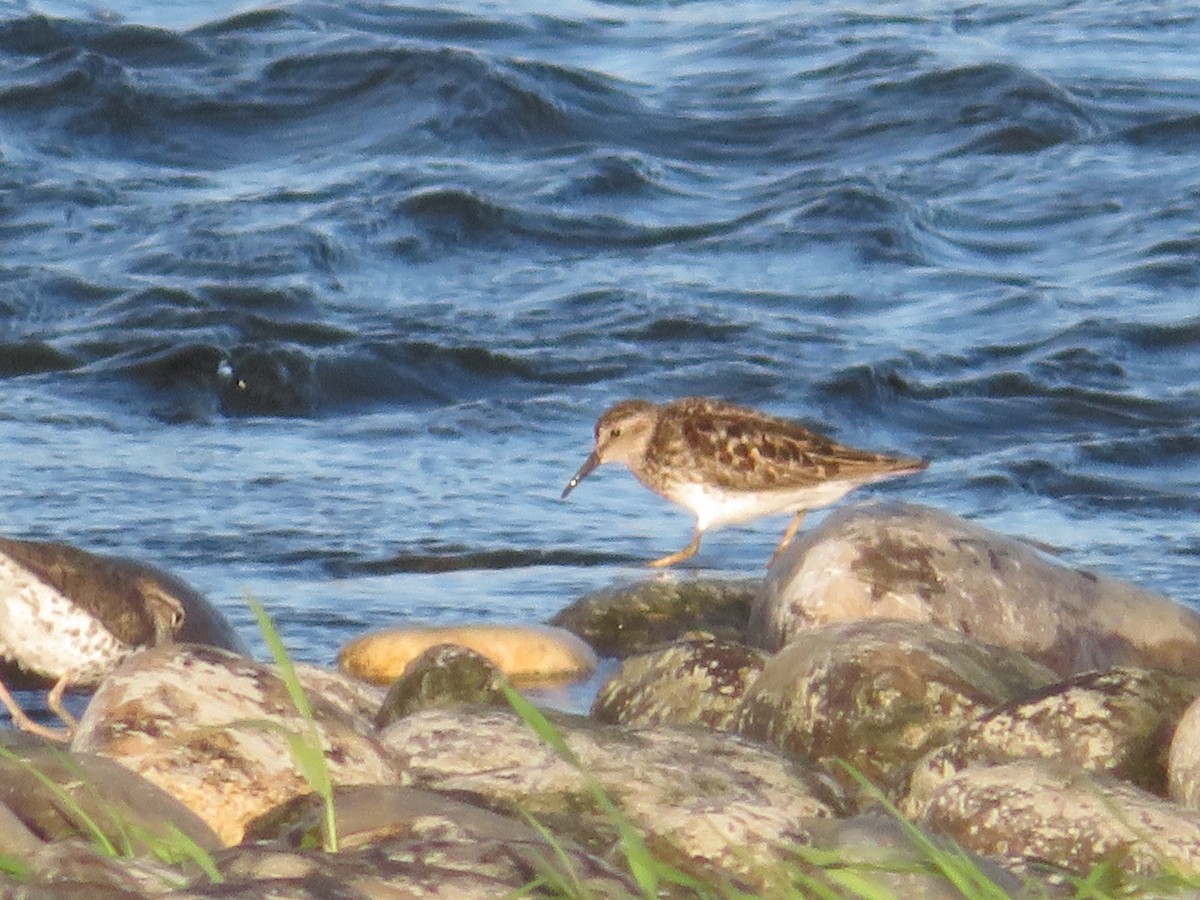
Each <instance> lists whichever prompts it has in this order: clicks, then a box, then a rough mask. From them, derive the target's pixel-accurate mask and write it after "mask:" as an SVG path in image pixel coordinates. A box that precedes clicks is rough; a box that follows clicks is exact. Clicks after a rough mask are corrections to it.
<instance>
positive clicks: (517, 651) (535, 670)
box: [338, 625, 596, 684]
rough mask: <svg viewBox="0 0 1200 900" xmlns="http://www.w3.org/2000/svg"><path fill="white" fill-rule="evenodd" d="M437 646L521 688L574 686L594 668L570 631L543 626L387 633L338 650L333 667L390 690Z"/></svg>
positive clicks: (406, 629)
mask: <svg viewBox="0 0 1200 900" xmlns="http://www.w3.org/2000/svg"><path fill="white" fill-rule="evenodd" d="M438 644H454V645H457V646H459V647H466V648H467V649H469V650H474V651H475V652H476V653H478V654H480V655H481V656H484V657H486V658H487V659H488V660H489V661H490V662H491V663H492V664H493V665H495V666H496V667H497V668H498V669H500V671H502V672H503V673H504V674H505V675H507V676H508V677H509V678H510V679H512V680H513V681H515V682H518V683H522V684H540V683H547V682H568V681H575V680H577V679H580V678H584V677H586V676H587V675H588V674H590V673H591V671H592V670H593V669H595V667H596V654H595V653H593V652H592V648H591V647H589V646H588V645H587V644H586V643H584V642H583V641H582V640H580V639H579V638H578V637H576V636H575V635H573V634H571V633H570V632H569V631H566V630H564V629H562V628H552V627H550V626H546V625H460V626H446V627H428V626H406V627H397V628H388V629H385V630H383V631H377V632H373V633H371V634H368V635H364V636H363V637H360V638H358V639H357V640H355V641H352V642H350V643H349V644H347V645H346V646H345V647H343V648H342V651H341V652H340V653H339V654H338V666H339V667H340V668H341V670H342V671H343V672H345V673H347V674H349V675H353V676H354V677H355V678H361V679H363V680H364V681H369V682H371V683H372V684H390V683H391V682H393V681H395V680H396V679H397V678H399V677H400V676H401V675H402V674H403V673H404V670H405V669H406V668H407V667H408V664H409V663H410V662H412V661H413V660H414V659H416V658H417V657H418V656H420V655H421V654H422V653H424V652H425V651H426V650H428V649H429V648H430V647H436V646H437V645H438Z"/></svg>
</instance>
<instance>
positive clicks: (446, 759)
mask: <svg viewBox="0 0 1200 900" xmlns="http://www.w3.org/2000/svg"><path fill="white" fill-rule="evenodd" d="M551 718H552V721H553V723H554V725H555V727H556V728H557V729H558V731H559V733H560V734H562V735H563V738H564V740H565V742H566V744H567V746H568V747H569V748H570V750H571V752H572V753H573V754H574V755H575V757H576V758H577V759H578V761H579V763H580V764H581V765H582V767H583V770H584V771H585V772H587V773H588V776H590V778H592V779H594V783H595V784H597V785H599V786H600V787H602V788H603V789H604V790H605V791H606V792H607V794H608V796H609V797H611V798H612V800H613V802H615V803H616V805H617V806H618V807H619V808H620V810H621V811H622V813H623V814H624V815H625V816H626V817H627V818H628V819H629V820H630V821H631V822H632V823H633V824H634V825H636V826H638V827H639V828H641V829H643V830H644V831H645V832H646V834H647V841H648V842H649V843H650V845H651V846H652V847H653V848H654V849H655V851H656V852H657V853H658V854H659V855H660V856H661V857H662V858H664V859H666V861H667V862H669V863H673V864H677V865H681V866H684V867H688V868H701V869H710V870H711V869H717V870H721V871H724V872H725V873H731V872H732V873H735V874H737V875H740V876H742V877H745V878H747V879H751V880H753V879H756V878H762V877H767V876H768V875H769V873H770V871H771V869H772V865H773V863H775V862H777V861H778V859H779V853H780V848H781V847H782V846H788V845H794V844H804V843H807V842H808V836H807V835H808V832H807V828H808V822H809V821H810V820H811V819H812V817H814V816H827V815H831V814H834V813H835V811H836V810H837V809H839V808H840V802H839V800H838V797H837V794H836V792H835V790H834V789H833V788H832V786H831V785H830V784H829V782H828V781H827V780H825V779H822V778H821V777H820V776H818V775H816V774H815V773H814V772H812V771H811V770H809V769H807V768H805V767H803V766H802V765H800V764H798V763H796V762H793V761H789V760H787V759H785V758H784V757H782V756H780V755H778V754H776V753H773V752H771V751H770V750H768V749H766V748H763V747H758V746H755V745H752V744H749V743H746V742H743V741H740V740H738V739H737V738H734V737H731V736H729V735H717V734H714V733H711V732H707V731H694V730H677V729H670V728H653V729H632V728H617V727H614V726H610V725H601V724H598V723H596V722H593V721H591V720H590V719H586V718H583V717H579V716H568V715H565V714H553V715H552V716H551ZM382 737H383V740H384V742H385V743H386V744H387V746H389V747H390V748H392V750H393V753H394V756H395V758H396V761H397V764H398V766H399V767H400V768H401V769H402V770H403V772H404V778H405V781H406V782H408V783H412V784H415V785H421V786H425V787H429V788H434V789H437V790H464V791H471V792H473V793H477V794H480V795H482V796H483V797H485V798H487V800H488V802H489V805H491V806H493V808H500V809H514V810H517V809H521V810H525V811H527V812H529V813H532V814H533V815H535V816H537V817H538V819H539V820H541V821H542V822H543V823H545V824H546V825H547V826H548V827H549V828H550V829H551V831H552V832H554V833H555V834H557V835H562V836H566V837H568V838H572V839H574V840H576V841H578V842H579V843H580V844H582V845H583V846H585V847H587V848H588V849H589V850H590V851H592V852H594V853H597V854H599V855H601V856H605V857H607V854H608V853H609V852H610V851H612V849H613V845H614V842H615V840H616V837H615V834H614V832H613V827H612V823H611V820H610V819H609V817H608V816H607V815H605V814H604V812H603V811H602V810H601V809H600V808H598V806H597V803H596V799H595V796H594V794H593V792H592V790H591V786H590V784H589V778H588V777H585V775H584V774H582V773H581V772H580V770H579V769H578V768H576V766H574V765H572V764H571V763H569V762H567V761H566V760H564V759H563V758H562V757H560V756H559V755H558V754H557V753H556V752H555V751H554V750H553V749H551V748H550V747H549V746H548V745H547V744H546V743H544V742H543V741H542V740H541V739H540V738H539V737H538V736H537V735H536V734H534V732H533V731H532V730H531V729H530V728H529V727H528V726H527V725H526V724H525V723H524V722H522V721H521V720H520V719H518V718H517V717H516V715H515V714H513V713H512V712H510V711H507V710H500V709H488V708H484V709H479V708H476V709H469V710H432V711H426V712H420V713H415V714H414V715H411V716H408V717H406V718H404V719H401V720H400V721H398V722H395V723H393V724H392V725H390V726H389V727H388V728H387V729H386V730H385V731H384V732H383V735H382ZM760 886H761V885H760Z"/></svg>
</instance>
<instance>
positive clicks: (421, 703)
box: [375, 644, 508, 728]
mask: <svg viewBox="0 0 1200 900" xmlns="http://www.w3.org/2000/svg"><path fill="white" fill-rule="evenodd" d="M507 682H508V679H506V678H505V677H504V675H503V673H502V672H501V671H500V670H499V669H497V668H496V667H495V666H494V665H492V664H491V663H490V662H489V661H488V660H487V659H486V658H485V657H483V656H481V655H480V654H478V653H476V652H475V651H474V650H468V649H467V648H466V647H459V646H457V645H455V644H439V645H437V646H436V647H430V648H429V649H428V650H426V651H425V652H424V653H422V654H421V655H420V656H418V657H417V658H416V659H414V660H413V661H412V664H411V665H409V667H408V669H406V670H405V672H404V674H403V675H401V676H400V677H399V678H397V679H396V682H395V683H394V684H393V685H392V686H391V688H390V689H389V690H388V692H387V696H386V697H385V698H384V700H383V703H382V704H381V706H380V708H379V713H378V714H377V715H376V716H375V726H376V727H377V728H386V727H387V726H388V725H390V724H392V722H395V721H396V720H397V719H402V718H404V717H405V716H407V715H409V714H410V713H414V712H417V711H418V710H422V709H441V708H446V707H454V706H468V705H470V704H472V703H481V704H490V705H493V706H505V707H507V706H508V699H507V698H506V697H505V696H504V692H503V691H502V690H501V687H502V686H503V685H504V684H506V683H507Z"/></svg>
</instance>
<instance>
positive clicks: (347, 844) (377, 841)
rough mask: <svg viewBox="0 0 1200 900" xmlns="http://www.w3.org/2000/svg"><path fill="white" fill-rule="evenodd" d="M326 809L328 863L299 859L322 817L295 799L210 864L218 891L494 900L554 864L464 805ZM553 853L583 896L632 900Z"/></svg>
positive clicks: (392, 803) (593, 864)
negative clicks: (330, 814)
mask: <svg viewBox="0 0 1200 900" xmlns="http://www.w3.org/2000/svg"><path fill="white" fill-rule="evenodd" d="M465 796H466V795H464V797H465ZM334 808H335V810H336V829H337V835H338V843H339V850H338V854H337V855H336V856H332V857H331V856H328V855H325V854H315V853H312V852H311V851H306V850H302V849H300V848H304V847H312V846H314V845H315V846H321V845H322V844H323V843H324V841H325V839H326V834H325V830H324V826H325V814H324V809H323V807H322V805H321V803H320V802H319V801H318V800H317V798H315V797H313V796H312V795H310V796H308V797H303V798H297V800H295V801H292V802H291V803H289V804H286V807H283V808H280V809H278V810H275V811H273V812H272V813H270V814H268V816H266V817H264V818H263V819H261V820H259V821H258V822H256V823H254V825H253V826H252V827H251V829H250V831H249V832H248V834H247V839H248V843H247V844H245V845H244V846H243V847H240V848H237V849H234V850H230V851H226V852H225V853H222V854H219V855H218V856H217V864H218V868H219V870H220V871H221V874H222V875H223V876H224V878H225V879H226V881H225V886H226V888H227V889H228V886H229V885H230V884H233V885H237V884H244V885H246V886H247V887H249V886H252V885H254V884H257V885H259V887H260V888H264V889H265V888H267V887H274V888H276V889H279V888H281V887H282V886H283V885H284V884H290V885H291V886H293V887H294V888H297V889H300V890H301V894H300V896H307V894H304V893H303V890H308V891H315V892H316V893H315V894H314V895H315V896H322V895H321V894H320V893H319V890H320V888H321V887H322V886H327V884H328V883H329V882H328V881H327V879H329V878H330V877H331V876H336V877H337V879H338V880H339V881H341V882H342V883H344V884H353V885H355V887H356V889H358V890H362V891H364V892H365V894H366V895H367V896H376V891H378V890H383V889H385V888H386V889H388V890H391V891H393V892H395V893H394V894H389V893H387V892H386V891H384V892H383V893H380V894H378V895H379V896H382V897H390V896H395V895H402V896H426V895H429V896H446V897H451V896H452V897H498V896H504V895H506V894H507V893H509V892H510V891H516V890H518V889H520V888H522V887H524V886H526V885H528V884H529V883H530V882H531V881H533V880H534V878H535V877H536V876H537V874H538V871H539V865H541V864H542V863H543V861H546V860H551V859H554V858H555V853H556V851H555V849H554V848H552V847H551V846H550V844H549V843H548V842H547V841H546V839H545V837H544V836H543V835H542V834H541V833H540V832H539V831H538V830H537V829H535V828H534V827H533V826H531V825H529V824H528V823H527V822H525V821H523V820H521V819H520V818H517V817H515V816H505V815H501V814H500V813H497V812H494V811H492V810H489V809H485V808H484V807H482V806H480V805H478V804H477V803H472V802H470V799H469V798H467V799H463V798H462V797H458V798H456V797H450V796H448V795H446V794H442V793H438V792H436V791H426V790H421V789H418V788H411V787H399V786H395V785H360V786H351V787H344V788H339V789H338V790H337V791H336V797H335V801H334ZM559 847H560V849H561V850H562V851H563V852H564V853H565V854H566V857H567V859H568V860H569V862H570V865H571V866H572V868H573V870H574V871H575V872H576V874H577V875H578V876H579V877H580V880H581V882H582V883H583V885H584V886H585V887H586V889H587V890H588V891H590V892H591V895H593V896H597V897H628V896H630V895H631V892H632V891H633V890H634V885H633V883H632V882H631V881H630V880H629V879H628V878H627V877H625V876H623V875H621V874H619V873H618V872H617V871H616V870H615V869H613V868H612V867H611V866H609V865H607V864H605V863H603V862H601V861H600V860H598V859H597V858H595V857H593V856H591V855H590V854H588V853H586V852H585V851H584V850H582V849H581V848H579V847H577V846H575V845H573V844H572V843H571V842H570V841H567V840H563V841H560V843H559ZM193 890H194V891H199V890H200V888H199V887H198V886H197V887H195V888H194V889H193ZM202 895H203V894H202V893H195V896H202ZM220 896H225V894H220Z"/></svg>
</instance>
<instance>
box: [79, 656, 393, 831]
mask: <svg viewBox="0 0 1200 900" xmlns="http://www.w3.org/2000/svg"><path fill="white" fill-rule="evenodd" d="M298 674H299V675H300V677H301V680H302V681H303V680H304V678H305V673H304V672H303V671H301V672H300V673H298ZM334 677H336V676H334V675H333V674H332V673H326V674H325V675H323V676H322V678H321V679H320V682H321V683H320V684H319V685H317V688H318V690H313V689H312V688H311V687H309V688H308V690H307V693H308V699H309V703H310V705H311V706H312V711H313V716H314V723H315V729H316V735H317V737H318V738H319V740H320V743H321V746H323V747H324V748H325V758H326V760H327V764H328V769H329V773H330V777H331V778H332V780H333V781H334V783H335V784H363V783H370V784H376V783H378V784H387V783H394V782H395V781H396V773H395V771H394V770H393V768H392V766H391V764H390V763H389V760H388V755H387V753H386V752H385V751H384V750H383V749H382V748H381V747H380V746H379V745H378V744H377V743H376V741H375V738H374V734H375V729H374V727H373V725H372V723H371V722H370V721H369V720H367V719H365V718H363V717H360V716H356V715H352V714H350V713H348V712H347V711H346V709H345V708H343V706H342V705H340V704H339V703H336V702H331V701H329V700H327V699H325V697H324V696H323V694H322V693H321V690H322V689H323V690H325V691H327V690H328V683H329V679H330V678H334ZM347 691H348V692H349V691H351V689H350V688H347ZM312 727H313V724H311V723H310V722H308V721H307V720H306V719H304V718H303V717H302V716H300V714H299V713H297V711H296V709H295V706H294V705H293V703H292V699H291V697H290V696H289V695H288V692H287V689H286V686H285V685H284V682H283V680H282V678H280V677H279V675H278V674H277V673H276V671H275V670H274V668H273V667H269V666H265V665H261V664H259V663H256V662H253V661H252V660H249V659H246V658H244V657H240V656H237V655H235V654H232V653H229V652H226V651H223V650H218V649H216V648H211V647H199V646H194V645H175V646H166V647H158V648H155V649H152V650H144V651H142V652H140V653H138V654H135V655H134V656H132V657H130V659H129V660H127V661H126V662H125V663H124V664H122V665H121V666H120V667H119V668H118V669H117V670H116V671H115V672H113V673H112V675H110V676H109V677H108V679H106V680H105V682H104V683H103V684H102V685H101V686H100V689H99V690H98V691H97V692H96V696H95V697H94V698H93V700H92V702H91V704H90V705H89V706H88V708H87V712H86V713H85V715H84V717H83V719H82V720H81V721H80V725H79V730H78V732H77V733H76V735H75V740H74V743H73V745H72V748H73V749H74V750H76V751H91V752H94V753H98V754H101V755H103V756H107V757H109V758H110V759H114V760H116V761H118V762H120V763H121V764H123V765H125V766H127V767H128V768H130V769H132V770H133V771H135V772H138V773H139V774H141V775H143V776H144V777H145V778H147V779H149V780H150V781H152V782H153V783H155V784H157V785H159V786H160V787H161V788H163V789H164V790H165V791H166V792H167V793H168V794H170V795H171V796H173V797H175V798H176V799H177V800H179V801H180V802H181V803H183V804H184V805H185V806H187V807H188V808H189V809H191V810H192V811H193V812H195V813H196V814H197V815H199V816H200V818H202V819H203V820H204V821H206V822H207V823H208V824H209V825H210V826H211V827H212V828H213V830H214V831H216V832H217V834H218V835H219V836H220V837H221V839H222V840H223V841H224V842H225V843H226V844H234V843H237V842H238V841H240V840H241V838H242V833H243V829H244V827H245V824H246V823H247V822H248V821H250V820H251V819H253V818H254V817H256V816H258V815H261V814H262V813H264V812H266V811H267V810H269V809H272V808H274V807H276V806H278V805H279V804H281V803H283V802H285V801H286V800H288V799H290V798H291V797H293V796H296V795H298V794H302V793H307V792H308V791H309V790H310V788H309V785H308V783H307V782H306V781H305V780H304V778H303V777H302V776H301V774H300V772H299V769H298V767H297V764H296V759H295V757H294V754H293V749H292V744H291V740H294V739H295V738H296V737H297V736H299V737H300V738H301V739H303V738H305V737H307V738H308V739H310V740H311V738H312V735H313V732H312V730H311V729H312Z"/></svg>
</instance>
